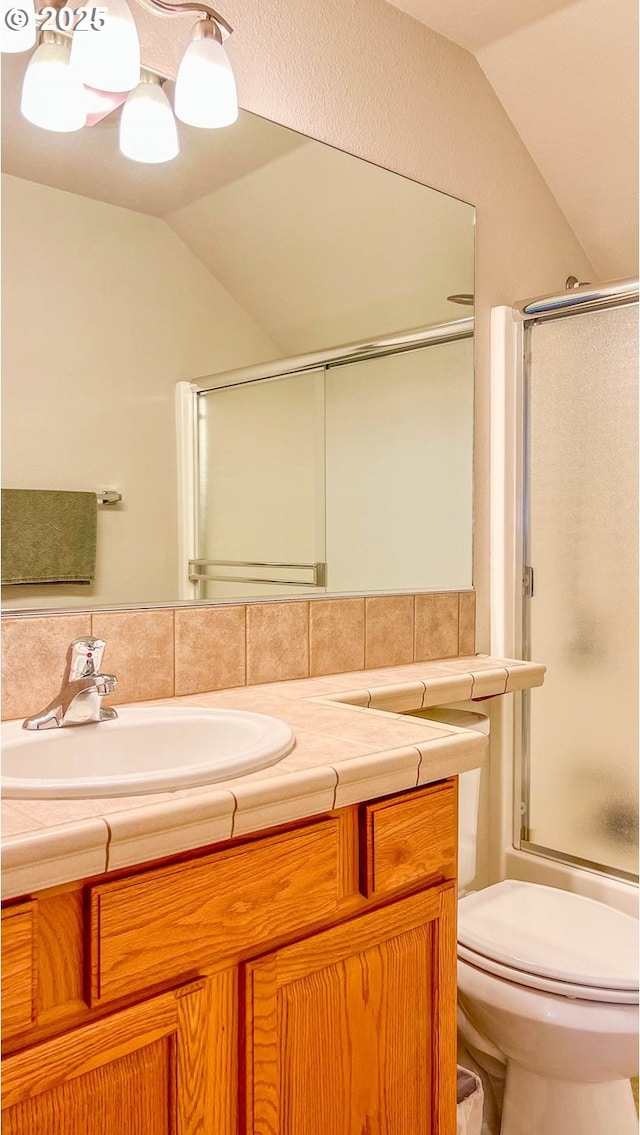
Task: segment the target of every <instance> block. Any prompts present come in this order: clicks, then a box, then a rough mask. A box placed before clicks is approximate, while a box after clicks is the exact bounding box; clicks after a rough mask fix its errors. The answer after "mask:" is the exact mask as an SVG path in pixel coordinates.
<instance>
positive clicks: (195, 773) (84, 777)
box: [2, 706, 295, 799]
mask: <svg viewBox="0 0 640 1135" xmlns="http://www.w3.org/2000/svg"><path fill="white" fill-rule="evenodd" d="M294 745H295V736H294V734H293V731H292V730H291V729H290V728H289V726H288V725H286V724H285V722H284V721H279V720H278V718H276V717H268V716H267V715H266V714H264V713H247V712H245V711H244V710H234V709H204V708H203V709H200V708H198V707H185V706H179V707H171V706H166V707H158V708H154V707H150V706H146V707H141V708H140V709H118V717H117V718H115V719H114V720H112V721H102V722H99V723H95V724H91V725H75V726H73V725H72V726H66V727H64V728H61V729H46V730H39V731H37V732H29V731H27V730H25V729H23V728H22V726H21V723H20V722H9V723H8V724H6V725H3V726H2V794H3V796H5V797H14V798H15V797H20V798H28V799H32V798H36V799H37V798H40V799H42V798H43V797H44V798H48V799H50V798H52V797H58V798H63V799H64V798H69V797H82V796H84V797H92V796H134V795H136V794H138V793H145V792H170V791H173V790H175V789H178V788H193V787H194V786H195V785H199V784H211V783H212V782H214V781H216V780H227V779H228V778H231V777H236V776H245V775H246V774H247V773H249V772H257V771H258V770H259V769H262V768H266V767H267V765H272V764H275V763H276V761H279V760H280V759H281V758H282V757H284V756H285V755H286V754H287V753H289V752H291V750H292V748H293V746H294Z"/></svg>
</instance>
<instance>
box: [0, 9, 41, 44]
mask: <svg viewBox="0 0 640 1135" xmlns="http://www.w3.org/2000/svg"><path fill="white" fill-rule="evenodd" d="M0 20H1V21H2V31H1V32H0V46H1V47H2V51H3V53H4V54H5V55H9V54H13V55H15V54H17V53H18V52H19V51H31V48H32V47H35V44H36V38H37V34H38V33H37V28H36V7H35V4H34V0H20V4H19V5H16V3H15V0H2V3H1V4H0Z"/></svg>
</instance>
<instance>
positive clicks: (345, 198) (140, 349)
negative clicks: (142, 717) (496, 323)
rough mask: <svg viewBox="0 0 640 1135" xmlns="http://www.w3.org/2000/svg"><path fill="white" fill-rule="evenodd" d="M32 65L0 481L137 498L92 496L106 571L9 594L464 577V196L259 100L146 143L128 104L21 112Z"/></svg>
mask: <svg viewBox="0 0 640 1135" xmlns="http://www.w3.org/2000/svg"><path fill="white" fill-rule="evenodd" d="M25 63H26V60H25V58H24V57H23V56H17V55H15V56H7V57H5V59H4V60H3V74H2V93H3V97H2V128H3V152H2V212H3V217H2V224H3V241H2V271H3V331H4V334H3V438H2V478H3V486H4V487H5V488H10V489H32V490H40V489H46V490H59V491H65V490H69V491H75V492H77V491H84V492H95V493H96V494H98V493H99V492H100V491H101V490H113V491H114V492H117V493H119V494H121V497H122V500H121V502H120V503H118V504H115V505H100V504H97V505H96V507H97V512H98V527H97V556H96V572H95V579H94V581H93V582H91V583H89V584H80V583H63V584H51V583H48V584H39V583H33V584H9V585H5V586H3V588H2V601H3V607H4V608H5V609H6V608H11V609H14V610H23V609H43V608H49V609H56V610H57V609H64V608H87V607H93V606H105V605H121V604H122V605H124V604H143V603H157V602H164V603H166V602H175V601H179V600H183V599H208V600H210V599H215V598H221V599H224V598H237V597H253V596H263V595H273V596H276V597H283V596H287V595H298V594H304V593H307V592H308V593H311V594H317V593H319V592H322V591H327V592H332V593H349V592H360V591H375V590H402V589H409V590H414V589H415V590H418V589H423V588H426V589H437V590H440V589H448V588H464V587H469V586H470V585H471V582H472V455H473V338H472V335H473V319H472V316H473V308H472V306H460V302H459V299H458V300H456V299H451V298H450V297H452V296H456V297H460V296H461V295H462V296H463V297H465V296H466V297H467V303H468V304H472V302H473V290H474V287H473V264H474V210H473V208H472V206H470V205H468V204H466V203H464V202H461V201H458V200H456V199H454V198H451V197H448V196H446V195H444V194H442V193H439V192H436V191H435V190H432V189H430V188H427V187H426V186H424V185H421V184H418V183H416V182H413V181H411V180H409V179H407V178H404V177H401V176H399V175H397V174H394V173H391V172H389V171H387V170H384V169H380V168H378V167H377V166H374V165H371V164H369V163H367V162H365V161H362V160H360V159H357V158H355V157H352V156H350V155H348V154H345V153H343V152H341V151H337V150H334V149H332V148H331V147H330V146H326V145H323V144H320V143H319V142H317V141H314V140H312V139H309V138H307V137H304V136H303V135H300V134H297V133H295V132H294V131H292V130H289V129H285V128H284V127H282V126H279V125H277V124H275V123H272V122H269V121H267V120H265V119H263V118H259V117H257V116H256V115H253V114H251V113H248V112H247V111H242V112H241V114H240V117H239V119H238V121H237V123H235V124H234V125H233V126H231V127H228V128H226V129H224V130H220V131H199V130H197V129H194V128H188V127H183V126H181V142H182V150H181V154H180V156H179V157H178V158H177V159H176V160H175V161H173V162H170V163H167V164H164V165H155V166H145V165H141V164H138V163H135V162H131V161H129V160H127V159H126V158H124V157H123V156H122V155H121V154H120V153H119V151H118V140H117V127H118V123H117V116H118V112H115V113H114V114H113V115H110V116H108V117H107V118H105V119H103V120H102V121H101V122H100V123H99V124H98V125H96V126H94V127H91V128H87V129H84V130H82V131H80V132H79V133H76V134H68V135H55V134H52V133H48V132H45V131H42V130H39V129H38V128H37V127H34V126H32V125H31V124H30V123H28V122H26V121H25V120H24V119H23V118H22V117H21V115H20V112H19V106H18V100H19V94H18V92H19V90H20V85H21V81H22V72H23V70H24V66H25ZM409 333H410V334H409ZM345 345H347V346H345ZM277 563H281V564H284V565H285V566H284V568H278V569H275V568H273V566H271V565H273V564H277ZM287 565H291V566H287Z"/></svg>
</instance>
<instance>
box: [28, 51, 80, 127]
mask: <svg viewBox="0 0 640 1135" xmlns="http://www.w3.org/2000/svg"><path fill="white" fill-rule="evenodd" d="M20 110H21V111H22V113H23V115H24V117H25V118H26V119H28V120H29V122H32V123H33V124H34V126H40V127H41V128H42V129H43V130H53V131H55V132H56V133H58V134H69V133H71V132H72V131H74V130H81V129H82V127H83V126H84V125H85V122H86V120H87V108H86V103H85V95H84V87H83V86H82V83H81V82H80V79H79V78H78V76H77V75H76V74H75V72H74V71H73V69H72V67H71V63H70V57H69V40H68V39H67V38H66V37H65V36H63V35H58V34H57V33H56V32H48V31H47V32H42V35H41V42H40V44H39V46H38V47H37V48H36V50H35V52H34V53H33V56H32V58H31V60H30V61H29V66H28V67H27V70H26V74H25V77H24V83H23V86H22V99H21V102H20Z"/></svg>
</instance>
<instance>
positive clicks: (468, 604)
mask: <svg viewBox="0 0 640 1135" xmlns="http://www.w3.org/2000/svg"><path fill="white" fill-rule="evenodd" d="M475 648H476V594H475V591H461V592H460V594H459V596H458V654H473V652H474V650H475Z"/></svg>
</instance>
